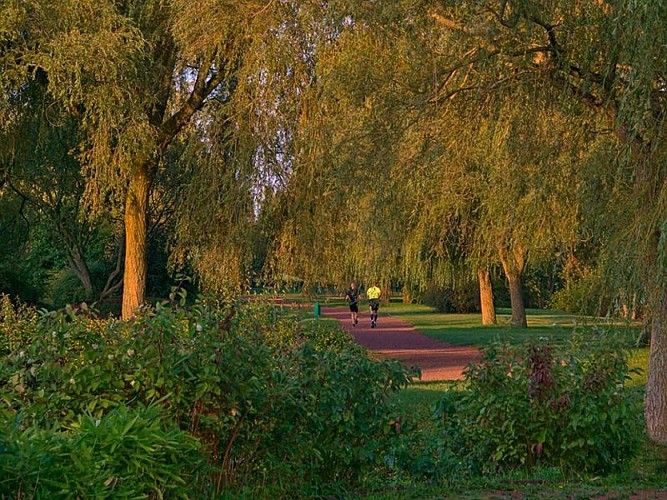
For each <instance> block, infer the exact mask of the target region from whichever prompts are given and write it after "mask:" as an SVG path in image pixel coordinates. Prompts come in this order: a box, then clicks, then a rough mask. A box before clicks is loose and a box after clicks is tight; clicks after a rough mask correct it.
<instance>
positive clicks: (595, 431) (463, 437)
mask: <svg viewBox="0 0 667 500" xmlns="http://www.w3.org/2000/svg"><path fill="white" fill-rule="evenodd" d="M593 345H599V339H596V340H595V341H594V342H592V343H589V344H587V345H585V344H583V343H578V342H573V343H572V344H571V345H569V346H567V347H563V346H558V347H555V346H552V345H549V344H547V343H533V344H529V345H523V346H517V347H510V346H507V345H496V346H493V347H491V348H490V349H488V350H486V352H485V354H484V359H483V360H482V362H481V363H479V364H478V365H476V366H472V367H471V368H469V370H468V372H467V374H466V382H467V383H468V388H467V389H466V390H465V391H461V392H456V391H451V392H449V393H448V395H447V397H446V398H445V399H444V400H443V402H442V403H441V405H440V407H439V414H440V415H441V416H442V418H443V419H444V423H445V425H446V429H447V433H448V436H449V438H450V439H451V442H452V446H453V447H454V448H455V449H459V450H465V451H466V452H465V459H466V460H467V461H468V463H469V464H470V466H471V467H472V468H473V469H474V470H476V471H484V470H495V469H497V468H507V467H517V466H521V467H525V468H531V467H533V466H535V465H537V464H540V465H556V466H560V467H562V468H564V469H568V470H576V471H590V472H608V471H610V470H612V469H614V468H617V467H620V466H622V465H623V464H626V463H627V462H628V461H629V460H631V459H632V458H633V457H634V455H635V453H636V451H637V447H638V443H639V437H640V433H641V428H640V425H641V422H640V421H639V419H638V418H637V415H638V411H637V405H638V404H639V399H638V396H637V394H636V393H635V392H633V391H632V390H631V389H628V388H626V387H625V386H624V382H625V380H626V379H628V378H629V377H628V373H629V369H628V365H627V361H626V356H625V353H623V352H621V351H618V350H614V349H612V348H611V347H610V346H607V347H606V348H605V347H599V348H595V347H593Z"/></svg>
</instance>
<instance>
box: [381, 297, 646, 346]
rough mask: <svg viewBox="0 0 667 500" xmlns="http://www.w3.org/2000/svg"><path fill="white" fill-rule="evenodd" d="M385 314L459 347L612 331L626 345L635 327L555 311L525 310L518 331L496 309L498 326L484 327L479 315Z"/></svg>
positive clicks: (397, 308)
mask: <svg viewBox="0 0 667 500" xmlns="http://www.w3.org/2000/svg"><path fill="white" fill-rule="evenodd" d="M385 311H386V312H387V313H388V314H391V315H393V316H397V317H399V318H401V319H403V320H405V321H407V322H408V323H411V324H412V325H414V327H415V328H416V329H417V330H418V331H419V332H420V333H422V334H424V335H426V336H428V337H431V338H434V339H436V340H440V341H442V342H448V343H450V344H455V345H461V346H469V345H472V346H475V347H483V346H485V345H488V344H489V343H491V342H495V341H502V342H508V343H510V344H520V343H523V342H526V341H528V340H531V339H539V338H547V339H550V340H552V341H556V342H559V341H564V340H567V339H569V338H570V337H571V336H572V334H573V333H578V334H582V335H586V334H592V332H594V331H599V330H612V329H613V330H614V332H615V334H617V335H619V336H620V337H621V338H622V339H623V342H624V343H625V344H626V345H630V343H631V342H632V341H633V340H634V339H635V338H636V335H637V327H635V326H628V325H626V324H623V323H620V322H616V323H611V322H608V321H606V320H604V319H603V318H588V317H578V316H575V315H572V314H565V313H561V312H558V311H543V310H537V309H529V310H527V311H526V312H527V322H528V328H517V327H514V326H512V325H511V324H510V318H511V316H510V314H509V311H507V310H505V309H498V311H497V319H498V324H497V325H490V326H483V325H482V319H481V315H479V314H445V313H438V312H436V311H435V310H434V309H433V308H431V307H428V306H424V305H420V304H394V303H392V304H391V305H390V306H388V307H386V308H385Z"/></svg>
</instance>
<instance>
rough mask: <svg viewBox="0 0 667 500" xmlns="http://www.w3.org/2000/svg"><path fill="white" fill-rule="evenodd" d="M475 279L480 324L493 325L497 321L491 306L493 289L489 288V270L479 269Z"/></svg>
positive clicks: (494, 310) (493, 308)
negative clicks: (480, 316)
mask: <svg viewBox="0 0 667 500" xmlns="http://www.w3.org/2000/svg"><path fill="white" fill-rule="evenodd" d="M477 278H478V280H479V301H480V308H481V310H482V324H483V325H495V324H497V322H498V321H497V320H496V309H495V307H494V305H493V288H492V287H491V276H490V274H489V270H488V269H487V268H486V267H484V268H479V269H478V270H477Z"/></svg>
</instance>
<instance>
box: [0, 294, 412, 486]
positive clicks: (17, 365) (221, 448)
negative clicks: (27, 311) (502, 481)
mask: <svg viewBox="0 0 667 500" xmlns="http://www.w3.org/2000/svg"><path fill="white" fill-rule="evenodd" d="M22 338H25V336H24V337H22ZM409 380H410V376H409V374H408V373H407V371H406V370H405V369H403V368H402V367H401V366H400V365H399V364H398V363H396V362H389V361H383V362H378V361H374V360H371V359H369V358H368V356H367V355H366V353H365V351H363V350H362V349H361V348H359V346H357V345H356V344H355V343H354V342H352V341H351V340H350V338H349V335H348V334H347V333H345V332H342V331H341V330H339V329H337V328H330V327H321V325H319V326H318V324H317V323H316V324H312V323H304V322H300V321H299V320H298V319H297V318H296V317H293V316H290V314H289V313H288V312H286V311H281V310H279V309H276V308H272V307H269V306H267V305H263V304H257V303H251V304H245V305H239V306H236V307H231V306H230V305H218V304H205V303H198V304H196V305H195V306H193V307H191V308H188V309H185V308H182V307H177V306H174V305H173V304H167V303H165V304H158V306H157V307H156V308H155V309H147V310H145V311H144V312H143V313H142V314H141V315H140V316H138V317H137V318H136V319H134V320H132V321H130V322H118V321H114V320H98V319H94V318H91V317H90V315H86V316H82V315H79V314H76V313H74V311H72V310H67V311H60V312H58V313H52V314H48V315H44V316H43V317H41V319H40V320H39V321H38V322H37V324H36V325H35V326H34V328H33V329H32V330H31V331H30V332H29V339H26V340H24V341H23V342H22V343H21V344H20V345H19V346H18V347H17V349H15V350H14V351H12V352H11V353H10V354H9V355H7V356H4V357H3V358H2V359H1V360H0V401H2V403H1V404H2V408H1V409H0V414H2V413H4V415H5V419H10V420H13V419H15V418H16V416H17V415H19V414H20V415H21V416H22V420H21V423H20V427H19V430H20V431H23V432H29V431H35V432H36V431H37V430H44V432H47V431H46V430H47V429H48V430H50V431H53V432H56V433H59V432H69V431H71V429H75V428H76V427H77V426H78V425H79V422H80V421H81V419H82V418H83V417H84V416H90V418H92V419H94V420H100V421H102V420H103V419H104V418H105V417H106V416H107V415H108V414H109V412H111V411H113V409H114V408H119V407H124V406H127V407H129V408H130V409H131V410H132V411H141V410H142V409H145V408H149V407H151V408H155V409H156V411H158V412H159V413H160V415H161V416H162V418H163V419H164V421H165V422H166V423H168V424H169V425H174V426H176V427H177V428H178V429H180V430H181V431H183V432H187V433H188V434H189V435H191V436H193V437H195V438H197V439H198V440H199V442H200V443H202V445H203V450H205V454H206V456H208V458H209V460H210V462H211V463H212V465H213V466H214V468H215V470H216V473H215V475H214V476H212V477H211V485H212V488H213V490H214V491H215V492H220V491H221V489H222V488H225V487H227V488H233V487H238V486H240V485H256V484H264V485H266V484H281V485H284V486H283V487H285V488H288V487H289V488H292V489H294V490H295V491H298V489H299V488H305V487H311V486H312V485H316V486H315V487H313V488H314V489H315V490H316V491H315V492H316V493H317V492H319V490H325V489H326V487H327V486H326V485H327V484H333V483H336V482H341V483H343V484H346V485H348V486H349V485H351V484H353V483H354V482H356V481H358V480H359V478H361V477H363V476H364V474H367V473H369V471H372V470H373V467H375V466H376V465H377V464H378V463H380V462H381V460H382V456H383V453H384V452H383V450H384V449H386V448H387V447H388V446H389V442H390V441H391V440H392V439H393V438H394V434H393V432H392V428H391V425H389V422H391V419H392V408H391V407H390V406H389V405H388V403H387V396H388V394H389V393H390V392H392V391H395V390H398V389H399V388H400V387H402V386H404V385H405V384H407V383H408V382H409ZM203 453H204V452H203ZM77 484H78V483H77Z"/></svg>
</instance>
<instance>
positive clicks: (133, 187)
mask: <svg viewBox="0 0 667 500" xmlns="http://www.w3.org/2000/svg"><path fill="white" fill-rule="evenodd" d="M150 187H151V175H150V170H149V168H148V167H147V166H146V165H141V166H139V167H137V168H135V170H134V171H133V172H132V177H131V178H130V185H129V187H128V191H127V196H126V199H125V272H124V274H123V310H122V315H123V319H125V320H126V319H130V318H132V317H133V316H134V314H135V313H136V311H137V309H138V308H139V307H141V306H142V305H143V303H144V296H145V294H146V275H147V272H148V263H147V262H146V247H147V238H146V236H147V233H146V231H147V226H148V220H147V219H148V195H149V193H150Z"/></svg>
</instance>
